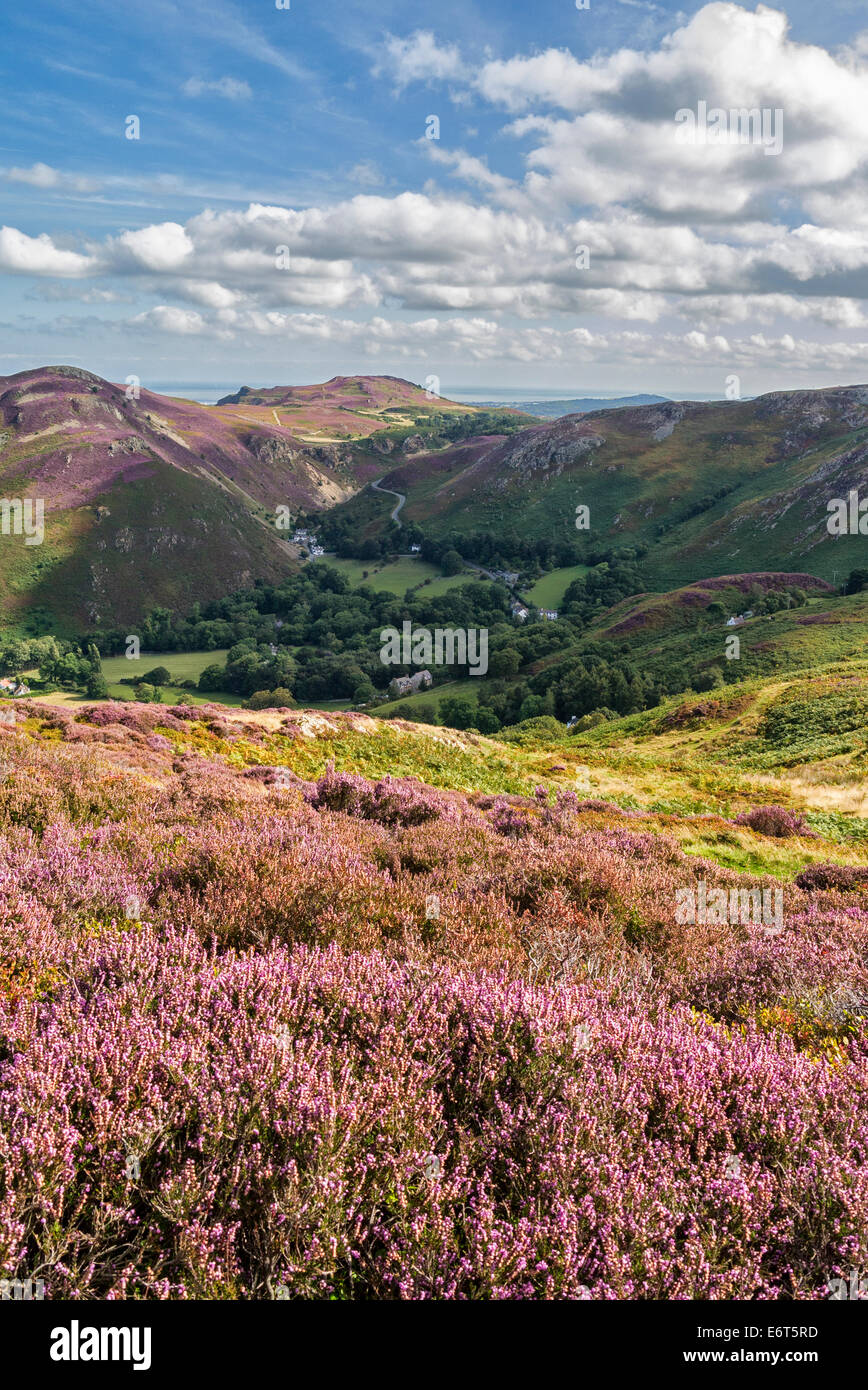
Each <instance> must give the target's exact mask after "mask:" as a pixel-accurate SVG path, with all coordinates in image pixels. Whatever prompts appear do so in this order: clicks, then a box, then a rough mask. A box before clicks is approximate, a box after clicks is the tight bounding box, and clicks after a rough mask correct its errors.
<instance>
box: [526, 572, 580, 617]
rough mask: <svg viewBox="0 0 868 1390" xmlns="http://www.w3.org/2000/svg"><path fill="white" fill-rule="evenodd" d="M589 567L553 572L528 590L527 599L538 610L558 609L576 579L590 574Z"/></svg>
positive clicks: (545, 575)
mask: <svg viewBox="0 0 868 1390" xmlns="http://www.w3.org/2000/svg"><path fill="white" fill-rule="evenodd" d="M588 568H589V566H588V565H568V566H567V568H566V569H560V570H551V571H550V572H549V573H548V574H544V575H543V577H542V579H538V580H537V581H536V583H535V584H534V586H533V588H531V589H528V590H527V592H526V594H525V598H526V599H528V601H529V602H530V603H532V604H533V605H534V606H535V607H536V608H557V607H558V605H559V604H560V603H561V602H562V601H563V597H564V594H565V593H566V592H567V589H568V588H569V587H570V585H571V584H572V582H573V580H574V579H581V577H582V575H583V574H587V573H588Z"/></svg>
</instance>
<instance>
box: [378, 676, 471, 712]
mask: <svg viewBox="0 0 868 1390" xmlns="http://www.w3.org/2000/svg"><path fill="white" fill-rule="evenodd" d="M480 679H481V678H480V677H479V676H470V677H468V679H467V680H464V681H446V682H445V684H443V685H438V686H436V687H434V689H432V690H420V691H419V692H418V693H417V694H415V695H402V696H400V697H399V699H397V700H389V701H386V702H384V703H383V704H381V705H377V706H376V708H372V709H370V710H368V711H366V713H368V714H372V715H374V716H375V717H380V718H383V717H385V716H386V715H388V714H389V712H390V711H391V710H393V709H394V708H395V706H396V705H432V704H433V705H435V706H437V708H438V710H439V706H440V701H441V700H442V699H444V698H446V697H449V696H451V695H462V696H463V697H464V698H465V699H469V700H470V701H471V702H472V703H474V704H475V703H476V695H477V692H478V690H479V683H480Z"/></svg>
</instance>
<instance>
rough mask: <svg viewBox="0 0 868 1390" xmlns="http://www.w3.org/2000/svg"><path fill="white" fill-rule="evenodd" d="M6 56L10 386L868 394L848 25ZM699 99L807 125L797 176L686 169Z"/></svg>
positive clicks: (616, 25)
mask: <svg viewBox="0 0 868 1390" xmlns="http://www.w3.org/2000/svg"><path fill="white" fill-rule="evenodd" d="M5 36H6V40H7V41H6V43H5V44H4V46H3V51H2V53H0V72H2V82H0V111H2V117H3V119H2V122H0V131H2V138H0V198H2V206H0V224H2V227H3V230H2V231H0V323H2V336H0V372H2V373H7V374H11V373H13V372H15V371H20V370H23V369H24V368H26V367H30V366H34V365H38V364H41V363H46V362H70V363H74V364H77V365H81V366H86V367H89V368H91V369H92V370H95V371H98V372H100V373H101V374H103V375H106V376H109V377H111V378H113V379H115V380H123V379H124V378H125V377H126V376H127V375H129V374H130V373H136V374H138V375H139V376H141V378H142V380H143V382H145V383H146V384H147V383H148V382H153V383H160V384H161V385H166V384H168V383H171V382H177V383H182V382H194V381H201V382H207V381H214V382H221V383H227V384H229V383H233V384H241V383H242V382H246V383H248V384H251V385H256V384H273V383H277V382H291V381H295V382H299V381H310V380H317V379H322V378H323V377H327V376H331V375H333V374H335V373H350V372H356V371H366V372H371V371H374V372H385V373H390V374H393V375H400V376H407V377H410V378H411V379H413V380H422V379H423V378H424V377H426V376H428V375H431V374H434V375H436V376H438V377H439V379H440V380H441V381H442V382H444V383H449V384H454V385H464V386H466V387H468V388H473V387H474V386H477V385H499V386H515V387H549V388H553V389H554V388H565V389H572V388H575V389H577V390H589V391H590V390H622V389H623V390H627V389H629V390H655V391H661V392H665V393H667V394H676V395H677V394H678V392H679V391H684V392H685V393H687V392H707V393H720V394H723V391H724V384H725V383H726V382H727V381H729V380H730V379H731V378H732V377H733V376H735V377H737V378H738V381H739V385H740V388H741V390H742V391H743V392H744V393H745V394H755V393H756V392H758V391H762V390H768V389H776V388H788V387H798V386H821V385H829V384H833V383H836V382H839V381H849V382H855V381H865V380H868V360H866V359H868V317H866V300H868V182H866V169H868V19H866V18H865V12H864V7H863V6H862V5H861V4H857V3H855V0H838V3H834V0H830V2H829V3H824V5H823V6H821V7H820V6H816V5H814V4H808V3H804V0H799V3H791V4H790V5H788V7H787V8H786V11H784V10H783V9H782V8H780V7H775V6H769V7H764V6H740V5H736V4H729V3H714V4H710V5H704V6H703V5H699V4H695V5H679V6H676V5H673V4H670V3H662V4H655V3H645V0H589V7H588V8H587V9H586V10H579V9H577V8H576V6H575V4H574V3H567V0H558V3H553V2H552V0H543V3H538V4H534V5H532V6H529V5H521V6H519V5H502V4H493V3H488V0H486V3H481V4H480V3H477V4H467V3H461V4H450V3H445V4H442V3H441V4H438V5H437V6H436V7H420V6H409V5H397V4H388V3H386V4H384V3H376V0H375V3H372V4H366V5H360V4H354V3H350V4H341V5H340V6H333V7H328V6H323V5H322V4H321V3H316V4H314V3H312V0H310V3H309V2H308V0H291V8H290V9H288V10H284V9H278V8H277V7H276V5H274V4H273V3H272V4H270V5H269V4H267V3H265V0H260V2H259V3H246V4H243V5H242V4H233V3H229V2H228V0H216V3H210V2H209V3H198V0H190V2H189V3H184V4H175V3H172V2H171V0H155V2H154V3H149V4H148V5H146V6H132V7H129V6H127V7H124V6H118V5H116V4H107V3H102V0H90V2H89V4H88V5H87V6H86V7H82V6H80V5H79V4H78V3H64V2H63V0H61V3H52V4H50V5H48V4H40V3H37V4H31V5H29V6H27V7H25V8H23V9H19V10H17V11H16V12H14V13H12V12H10V13H9V14H8V15H7V17H6V20H5ZM700 101H705V102H707V103H708V105H709V106H711V107H714V106H719V107H722V108H723V109H725V110H729V109H732V108H745V109H747V108H757V109H766V110H768V112H769V113H770V119H772V120H774V119H776V118H775V116H774V113H775V112H780V113H781V115H780V117H779V118H777V119H779V122H780V128H781V135H782V138H781V149H780V152H771V151H769V150H766V149H763V148H761V147H760V146H759V144H758V143H757V142H753V143H751V144H745V143H739V141H738V138H737V136H736V137H734V138H729V137H726V138H724V140H723V142H722V143H721V144H720V145H716V146H713V145H708V144H706V145H702V146H697V145H696V144H694V145H691V146H685V145H683V144H678V143H677V142H676V138H675V137H676V128H675V120H674V117H675V112H676V111H677V110H684V109H685V108H686V109H688V110H690V111H692V110H694V109H698V103H699V102H700ZM130 116H137V117H138V119H139V122H140V138H139V139H128V138H126V135H125V130H126V129H127V123H128V118H129V117H130ZM432 116H436V117H437V120H438V121H439V129H436V132H435V133H436V134H437V136H438V138H436V139H426V138H425V135H426V123H427V127H428V130H429V133H431V130H432V124H431V122H430V121H429V119H428V118H429V117H432ZM580 246H581V247H586V248H587V252H586V258H587V264H585V265H582V266H579V265H578V263H577V260H578V257H577V250H578V248H579V247H580ZM280 247H286V248H288V250H287V251H286V252H284V253H280V252H279V250H278V248H280Z"/></svg>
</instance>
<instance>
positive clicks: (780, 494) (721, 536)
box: [337, 386, 868, 588]
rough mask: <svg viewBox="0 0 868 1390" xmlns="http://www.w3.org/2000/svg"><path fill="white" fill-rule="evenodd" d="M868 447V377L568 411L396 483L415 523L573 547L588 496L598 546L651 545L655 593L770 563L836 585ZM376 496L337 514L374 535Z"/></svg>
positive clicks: (855, 558) (849, 551)
mask: <svg viewBox="0 0 868 1390" xmlns="http://www.w3.org/2000/svg"><path fill="white" fill-rule="evenodd" d="M866 446H868V388H866V387H865V386H849V387H843V388H834V389H830V390H824V391H778V392H773V393H770V394H768V395H765V396H758V397H757V398H756V399H754V400H733V401H713V402H691V401H665V402H663V403H660V404H651V405H643V406H631V407H624V408H621V409H616V410H599V411H591V412H589V413H587V414H582V415H567V416H564V417H562V418H560V419H556V420H553V421H551V422H546V423H544V424H536V425H533V426H531V427H530V428H528V429H523V430H520V431H519V432H518V433H516V434H514V435H512V436H510V437H508V438H507V437H503V436H501V437H492V438H487V439H484V440H483V439H479V440H475V441H474V442H473V447H472V449H471V450H468V448H467V447H466V446H465V445H462V444H456V445H455V446H454V447H453V448H452V449H450V450H447V451H440V452H437V453H436V454H434V453H432V454H427V455H421V456H420V457H418V458H414V459H412V460H410V461H403V460H402V461H401V462H400V463H399V465H398V467H396V468H393V469H392V471H391V472H390V473H388V474H387V475H386V477H385V479H384V485H386V486H388V487H392V488H395V489H397V490H398V491H399V492H402V493H405V494H406V496H407V503H406V507H405V511H404V517H403V520H404V522H405V524H406V525H409V524H411V523H415V524H417V525H419V526H420V527H422V528H423V529H424V530H425V532H426V534H428V535H432V536H436V537H444V536H448V537H451V538H452V539H453V540H454V538H455V537H456V536H462V535H463V536H467V535H469V534H471V533H474V532H477V531H486V530H487V531H492V532H495V533H497V534H498V535H500V536H501V537H502V538H511V537H514V538H515V541H516V542H518V541H519V540H520V539H527V538H531V539H537V538H546V539H549V540H551V541H552V542H553V543H566V542H575V541H576V508H577V505H584V506H586V507H588V509H589V513H590V516H589V525H588V527H587V528H586V532H585V535H584V537H582V536H581V535H580V537H579V538H580V539H582V538H583V539H584V540H585V541H586V543H587V546H588V549H589V550H595V549H596V550H599V549H600V547H606V546H608V547H615V548H622V549H623V548H633V549H635V548H636V547H642V548H644V549H646V550H647V551H648V561H647V565H648V572H649V575H650V576H651V578H652V580H653V583H652V585H651V587H654V588H674V587H676V586H678V585H683V584H687V583H690V582H693V581H695V580H697V579H699V578H703V577H706V576H713V575H719V574H728V573H736V572H740V571H747V570H760V569H763V570H765V569H776V570H794V569H798V570H810V572H811V573H812V574H816V575H819V576H822V577H824V578H827V579H831V577H832V573H833V571H835V570H837V571H838V573H841V572H842V571H843V570H845V569H846V567H848V566H852V565H857V564H859V563H860V562H861V560H862V558H863V551H864V536H861V537H860V534H859V533H858V530H857V531H856V532H855V533H853V534H847V535H843V536H840V537H837V538H834V537H832V536H830V534H829V532H828V531H827V527H826V523H827V520H828V516H829V513H828V511H827V503H828V502H829V501H830V500H831V499H833V498H842V499H846V498H847V497H848V494H849V492H850V490H852V489H856V490H857V491H858V490H859V489H861V492H860V497H862V498H864V497H865V495H866V491H868V449H866ZM368 500H369V499H367V498H366V497H365V496H364V495H362V496H359V497H357V498H355V497H354V498H352V499H350V500H349V501H347V502H346V503H344V504H342V505H341V506H340V507H338V509H337V516H340V515H342V514H343V513H346V514H347V515H348V516H352V517H353V518H355V519H357V520H358V521H360V522H364V523H365V525H366V527H367V528H368V530H369V531H370V532H371V534H376V527H377V525H379V526H382V525H384V524H385V522H386V520H387V513H385V512H383V513H382V514H381V515H379V516H378V517H376V518H374V519H372V518H371V517H370V516H369V515H368V512H367V510H366V508H367V506H368ZM460 548H461V547H460V545H459V549H460ZM504 553H505V554H507V553H508V552H507V551H506V550H505V552H504ZM467 558H473V557H472V556H470V555H469V554H468V556H467Z"/></svg>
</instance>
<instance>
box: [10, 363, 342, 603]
mask: <svg viewBox="0 0 868 1390" xmlns="http://www.w3.org/2000/svg"><path fill="white" fill-rule="evenodd" d="M0 479H2V482H0V486H2V491H3V495H4V496H5V497H6V498H33V499H37V498H40V499H42V500H43V502H44V508H45V538H44V541H43V543H42V544H32V545H28V544H26V538H25V537H24V536H23V535H20V536H16V535H4V536H2V537H0V599H2V606H3V614H4V617H5V618H6V619H7V620H10V619H16V618H18V617H20V616H21V615H22V614H23V612H24V610H26V609H32V608H34V607H35V608H42V609H43V610H45V611H46V617H48V618H51V619H53V621H54V622H55V623H57V624H59V625H60V626H61V627H67V626H80V625H93V624H95V623H106V622H121V623H124V622H134V621H135V619H136V617H137V616H138V615H139V614H140V612H141V611H142V608H143V607H150V606H152V605H153V604H154V603H165V604H169V605H176V606H177V605H182V606H184V607H188V606H189V604H191V603H192V602H194V601H195V600H203V599H209V598H214V597H217V596H219V595H221V594H223V593H225V592H226V591H227V589H229V588H231V587H235V586H236V585H237V583H238V581H239V580H240V581H241V582H242V583H244V582H252V581H253V579H255V578H257V577H262V578H273V577H277V576H278V575H279V574H281V573H283V572H285V570H286V567H287V564H288V563H292V562H294V551H293V550H292V549H291V548H290V547H288V546H287V545H286V543H285V541H284V540H282V539H281V537H280V534H279V533H278V532H277V531H276V529H275V528H274V526H273V525H272V524H271V523H272V521H273V512H274V508H275V507H276V506H277V505H279V504H284V505H288V506H290V507H291V508H300V507H320V506H323V505H331V504H332V503H334V502H335V501H338V500H341V499H342V498H344V497H345V496H346V495H347V488H346V486H345V485H344V483H343V482H342V481H341V480H340V479H339V478H338V477H337V475H336V474H335V473H334V471H333V470H332V469H330V468H329V467H328V466H327V465H326V464H324V463H322V462H320V461H318V460H317V459H316V457H315V455H314V454H313V453H312V452H311V451H310V450H308V449H307V448H306V447H305V446H304V445H303V444H302V443H301V442H300V441H299V440H297V439H296V438H295V437H294V436H293V435H291V434H290V433H289V432H288V431H286V430H284V429H282V428H280V427H278V426H276V425H275V424H274V422H273V421H272V422H271V423H270V425H269V424H265V423H260V422H251V421H248V420H244V419H243V418H240V417H238V416H235V415H232V414H227V415H221V414H220V412H217V411H216V410H213V409H208V408H206V407H202V406H196V405H194V404H192V403H190V402H183V401H181V402H178V401H170V400H167V399H165V398H163V397H160V396H156V395H154V394H152V393H151V392H149V391H145V390H143V391H141V393H140V396H139V398H138V399H135V400H130V399H128V398H127V394H126V392H125V390H124V388H123V387H120V386H115V385H112V384H111V383H109V382H107V381H104V380H102V378H100V377H98V376H95V375H93V373H91V372H86V371H82V370H80V369H79V368H75V367H46V368H41V369H37V370H34V371H30V372H21V373H19V374H17V375H16V376H12V377H3V378H0Z"/></svg>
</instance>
